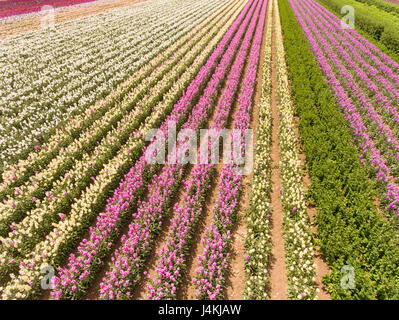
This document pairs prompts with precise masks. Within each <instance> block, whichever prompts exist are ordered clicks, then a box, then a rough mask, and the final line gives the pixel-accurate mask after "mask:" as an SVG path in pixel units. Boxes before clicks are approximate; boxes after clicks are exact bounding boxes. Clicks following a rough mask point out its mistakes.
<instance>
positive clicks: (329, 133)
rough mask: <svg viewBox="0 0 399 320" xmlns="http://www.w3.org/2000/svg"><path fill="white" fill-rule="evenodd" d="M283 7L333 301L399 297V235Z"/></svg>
mask: <svg viewBox="0 0 399 320" xmlns="http://www.w3.org/2000/svg"><path fill="white" fill-rule="evenodd" d="M279 1H280V2H279V5H280V11H281V12H280V15H281V19H282V26H283V33H284V40H285V42H284V45H285V48H286V53H287V57H286V58H287V64H288V67H289V71H290V81H291V86H292V91H293V97H294V101H295V104H296V107H297V110H296V112H297V114H298V116H299V118H300V134H301V137H302V141H303V149H304V151H305V154H306V159H307V162H308V167H309V175H310V178H311V182H312V184H311V189H310V197H311V198H312V200H313V201H314V202H315V204H316V207H317V214H316V223H317V228H318V232H319V237H320V239H317V240H318V243H319V244H320V248H321V251H322V253H323V254H324V256H325V259H326V262H327V263H328V265H329V266H330V268H331V274H329V275H327V276H326V277H325V278H324V283H325V284H326V287H327V289H328V290H329V292H330V293H331V296H332V297H333V298H334V299H398V298H399V276H398V275H399V246H398V245H399V241H398V236H397V234H396V232H395V231H394V230H393V229H392V227H391V226H390V225H389V223H388V222H386V221H385V220H384V219H383V218H382V217H381V216H379V215H378V214H377V210H376V208H375V206H374V205H373V196H374V191H373V185H372V184H371V182H370V180H369V179H368V176H367V172H366V170H365V168H364V167H363V166H362V165H361V163H360V160H359V154H358V152H357V150H356V149H355V147H354V145H353V140H352V137H351V136H350V133H349V131H348V130H347V128H346V120H345V119H344V117H343V115H342V114H341V112H340V110H339V107H338V104H337V103H336V101H335V99H334V97H333V96H332V93H331V91H330V89H329V87H328V85H327V83H326V82H325V79H324V77H323V75H322V73H321V70H320V68H319V66H318V64H317V62H316V60H315V57H314V55H313V54H312V52H311V51H310V47H309V44H308V41H307V39H306V38H305V36H304V34H303V33H302V30H301V27H300V25H299V24H298V22H297V20H296V18H295V16H294V14H293V12H292V10H291V8H290V6H289V4H288V2H287V1H284V0H279ZM344 265H350V266H352V267H353V268H354V273H355V288H354V289H343V288H342V287H341V281H342V278H343V276H344V275H343V273H341V268H342V267H343V266H344Z"/></svg>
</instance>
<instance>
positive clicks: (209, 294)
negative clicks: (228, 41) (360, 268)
mask: <svg viewBox="0 0 399 320" xmlns="http://www.w3.org/2000/svg"><path fill="white" fill-rule="evenodd" d="M266 7H267V0H266V1H265V2H264V10H262V14H261V17H260V19H259V23H258V27H257V30H256V34H255V38H254V41H253V44H252V48H251V53H250V60H249V64H248V67H247V70H246V74H245V78H244V81H243V85H242V89H241V95H240V97H239V99H238V104H239V110H238V112H237V115H236V119H235V123H234V128H235V129H240V132H244V130H245V129H248V128H249V127H250V121H251V110H252V106H253V101H252V99H253V93H254V89H255V81H256V75H257V70H258V63H259V54H260V48H261V44H262V36H263V27H264V22H265V17H266ZM234 138H238V139H240V140H241V141H240V142H243V139H244V136H243V135H240V136H238V137H234ZM234 138H233V139H234ZM241 152H243V150H241ZM243 155H244V154H242V155H241V156H243ZM241 183H242V175H241V174H240V171H239V168H238V166H237V165H224V166H223V169H222V171H221V173H220V182H219V194H218V200H217V202H216V205H215V207H214V209H213V213H214V216H213V223H212V224H211V226H210V227H209V228H207V229H206V233H205V234H204V237H203V239H202V243H203V246H204V251H203V253H202V255H200V256H199V257H198V259H199V261H198V264H199V268H198V269H197V270H196V274H197V276H196V278H195V279H193V283H194V284H195V285H196V288H197V291H196V296H197V298H201V299H210V300H215V299H216V298H218V297H222V294H223V292H222V289H221V288H223V287H224V274H225V271H226V269H227V267H228V258H229V248H230V244H231V229H232V226H233V222H234V217H235V214H236V212H237V209H238V200H239V195H240V187H241ZM246 258H250V257H246Z"/></svg>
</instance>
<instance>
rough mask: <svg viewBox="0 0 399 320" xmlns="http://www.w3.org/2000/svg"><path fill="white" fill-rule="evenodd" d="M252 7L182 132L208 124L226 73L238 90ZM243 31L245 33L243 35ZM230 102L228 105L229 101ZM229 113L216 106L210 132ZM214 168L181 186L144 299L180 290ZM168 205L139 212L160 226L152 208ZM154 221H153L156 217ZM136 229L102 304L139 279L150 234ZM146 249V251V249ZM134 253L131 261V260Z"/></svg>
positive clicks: (153, 198)
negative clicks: (238, 70) (182, 190)
mask: <svg viewBox="0 0 399 320" xmlns="http://www.w3.org/2000/svg"><path fill="white" fill-rule="evenodd" d="M255 3H256V1H250V2H248V4H247V6H246V8H245V9H244V11H243V12H242V13H241V16H240V17H239V18H238V19H237V21H235V23H234V24H233V27H234V28H232V29H230V30H229V31H228V32H227V34H226V36H229V37H231V36H232V35H233V32H234V29H237V28H238V31H237V32H236V34H235V36H234V38H233V39H232V41H231V43H230V45H229V47H228V48H226V49H225V50H224V53H223V57H222V58H221V60H220V63H219V65H218V67H217V68H216V70H215V72H214V74H213V76H212V79H211V80H210V82H209V83H208V84H207V87H206V89H205V94H204V95H203V96H202V97H201V98H200V100H199V102H198V104H197V105H196V106H195V108H194V109H193V113H192V114H191V116H190V118H189V120H188V121H187V122H186V124H185V125H184V126H183V128H186V129H188V128H191V129H193V130H195V131H198V130H199V129H200V128H201V125H203V124H205V123H206V120H207V118H208V117H209V115H210V114H211V111H212V107H213V106H214V105H215V103H216V98H217V92H218V91H219V90H220V87H221V85H222V83H223V79H224V78H225V77H226V73H227V72H228V70H229V69H230V66H231V70H230V72H229V75H228V78H227V84H226V87H227V88H229V86H230V87H231V86H232V85H233V86H234V84H236V85H237V83H238V79H237V78H236V77H237V74H236V71H233V70H234V69H235V66H236V64H237V63H238V62H237V61H241V60H245V54H244V57H242V55H243V50H244V53H245V51H246V50H245V43H246V40H245V39H244V40H243V42H242V43H241V39H242V37H244V34H245V38H246V39H247V38H250V37H251V36H252V31H253V26H254V23H253V22H252V23H251V25H250V26H249V27H248V24H249V22H250V20H251V17H252V21H253V20H256V15H257V14H258V13H259V7H260V6H259V4H258V9H257V11H256V13H254V15H253V16H252V14H253V12H254V10H255V7H256V5H255ZM250 8H251V9H250ZM248 11H249V12H248ZM245 15H246V17H245ZM244 17H245V19H244ZM247 28H248V29H247ZM251 28H252V29H251ZM246 29H247V32H245V31H246ZM240 43H241V47H240ZM239 48H240V49H239ZM237 50H239V51H238V53H237V56H236V59H235V60H234V63H233V58H234V56H235V52H237ZM232 63H233V65H232ZM230 79H232V80H231V81H232V82H230V81H229V80H230ZM228 91H229V89H226V90H225V91H224V93H227V92H228ZM224 96H225V95H223V97H224ZM228 97H229V95H227V96H226V99H229V98H228ZM230 99H232V97H231V96H230ZM230 107H231V103H228V100H223V99H221V100H220V102H219V103H218V105H217V107H216V111H215V118H214V125H213V126H212V128H213V127H214V126H217V124H218V123H219V122H220V121H224V120H225V119H226V118H227V116H228V114H229V109H230ZM182 148H184V146H181V147H179V148H178V149H177V152H176V155H177V156H179V155H180V153H181V152H183V153H184V150H183V149H182ZM183 167H184V166H183V165H181V164H177V165H173V166H170V165H168V166H167V167H166V168H165V172H169V173H170V175H172V174H174V173H175V172H178V174H176V175H175V176H174V177H173V179H170V180H169V181H168V182H167V183H165V184H164V186H163V188H161V192H159V190H158V185H159V184H160V182H161V179H158V181H154V182H155V183H157V184H154V185H155V186H156V190H157V191H158V193H161V194H167V193H169V192H170V190H171V189H172V188H173V187H174V186H175V185H176V184H175V181H176V180H177V181H179V180H181V179H182V173H183V170H182V169H183ZM212 167H213V165H212V164H209V165H196V166H195V167H194V168H193V170H192V171H191V176H192V177H193V178H192V179H189V180H188V181H185V182H184V186H185V190H186V192H185V193H184V195H183V200H182V202H181V203H180V206H179V204H178V203H176V205H175V207H174V212H175V217H174V218H173V219H172V221H171V230H170V232H169V234H168V238H167V243H166V245H165V247H164V248H162V249H161V251H160V252H158V253H157V255H158V256H159V260H158V262H157V263H158V267H157V278H158V279H154V283H152V285H149V286H148V289H149V293H148V295H149V297H150V298H168V297H175V296H176V290H177V288H178V284H179V281H180V279H181V276H182V272H183V269H184V265H185V255H184V253H186V250H187V248H188V247H189V245H190V243H191V240H192V232H193V228H194V229H195V226H196V224H197V222H198V219H199V216H200V213H201V211H202V207H203V204H204V200H205V189H207V188H208V185H209V183H210V178H211V176H212ZM163 176H164V179H163V180H166V178H167V176H165V175H164V174H163ZM161 186H162V185H161ZM204 186H205V189H204ZM170 199H171V198H170V196H169V197H168V196H163V197H160V196H157V194H153V193H152V192H151V193H150V194H149V197H148V201H147V203H148V204H150V205H151V204H153V205H155V206H154V207H150V208H148V205H146V206H144V207H143V208H142V209H143V211H147V212H151V213H150V214H149V217H148V218H147V219H150V220H151V222H152V223H159V222H160V221H162V220H161V219H162V213H158V216H154V213H152V212H153V211H156V209H155V208H157V207H159V208H163V209H164V210H169V208H168V201H169V200H170ZM146 209H147V210H146ZM155 215H157V213H156V212H155ZM137 227H138V225H137V224H136V225H135V223H133V224H132V225H131V228H130V233H129V234H130V236H131V238H130V240H128V241H126V242H125V246H123V247H122V248H123V250H121V251H120V252H117V256H116V259H115V261H116V263H114V264H113V265H112V271H111V272H110V273H108V274H107V277H106V279H105V281H104V282H103V284H102V285H103V286H102V290H101V294H102V296H103V297H104V298H121V297H126V294H127V292H126V289H124V288H122V286H124V285H125V284H126V285H127V286H128V289H127V290H129V287H130V286H129V279H132V280H133V281H134V280H137V279H138V278H139V277H140V274H141V272H142V267H143V266H142V265H140V264H138V265H136V266H135V265H134V264H135V263H137V259H139V261H142V259H140V258H141V257H142V253H141V252H140V251H141V249H140V247H139V246H138V245H139V244H140V242H141V241H142V240H141V238H142V235H143V233H144V235H145V234H148V233H149V231H148V230H143V231H144V232H143V231H142V232H140V233H136V232H135V229H136V230H137V229H138V228H137ZM144 228H145V229H147V228H148V227H147V226H145V227H144ZM141 229H143V227H141ZM187 232H188V234H187ZM182 233H183V234H182ZM138 237H140V240H141V241H138V239H137V238H138ZM147 237H148V236H147ZM145 238H146V237H145ZM145 238H144V239H145ZM151 244H152V242H150V243H149V245H151ZM147 246H148V244H147ZM147 246H146V249H147V248H148V247H147ZM172 248H173V249H172ZM148 249H149V248H148ZM133 253H134V255H133V256H132V254H133ZM129 254H130V256H129ZM126 261H128V264H127V265H124V262H126ZM132 271H133V272H132ZM128 273H130V274H131V275H134V276H135V277H126V275H127V274H128ZM158 288H159V289H158Z"/></svg>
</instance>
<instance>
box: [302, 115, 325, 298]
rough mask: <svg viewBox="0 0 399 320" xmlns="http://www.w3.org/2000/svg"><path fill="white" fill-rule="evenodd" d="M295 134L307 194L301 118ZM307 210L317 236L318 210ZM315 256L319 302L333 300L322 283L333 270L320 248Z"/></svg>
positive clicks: (308, 177)
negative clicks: (300, 126)
mask: <svg viewBox="0 0 399 320" xmlns="http://www.w3.org/2000/svg"><path fill="white" fill-rule="evenodd" d="M295 133H296V137H297V143H298V151H299V152H298V156H299V159H300V160H301V164H302V167H303V168H304V172H303V175H302V178H303V180H302V181H303V186H304V189H305V192H306V191H307V190H309V186H310V184H311V181H310V176H309V173H308V171H307V170H306V155H305V154H304V153H303V152H302V148H301V141H300V138H299V137H300V134H299V118H298V117H295ZM306 208H307V212H308V215H309V218H310V222H311V228H310V231H311V232H312V233H316V234H317V227H316V224H315V218H316V208H315V207H314V206H313V205H311V204H310V203H308V202H307V203H306ZM313 254H314V259H313V261H314V264H315V271H316V278H315V282H316V288H318V289H319V292H318V294H317V296H318V298H319V300H331V296H330V294H329V293H328V291H327V289H326V287H325V286H324V284H323V283H322V278H323V276H325V275H326V274H329V273H330V272H331V270H330V268H329V267H328V265H327V263H326V262H325V259H324V256H323V254H322V253H321V252H320V248H319V247H315V248H314V250H313Z"/></svg>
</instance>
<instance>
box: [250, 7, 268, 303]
mask: <svg viewBox="0 0 399 320" xmlns="http://www.w3.org/2000/svg"><path fill="white" fill-rule="evenodd" d="M271 9H272V1H270V0H269V1H268V7H267V18H266V22H267V24H266V38H265V43H264V59H263V62H262V63H263V66H262V84H261V97H260V101H259V104H258V122H257V123H258V126H257V129H256V147H255V157H254V169H253V175H252V183H251V194H250V210H249V214H248V218H247V226H248V230H247V234H246V237H245V249H246V250H245V256H246V257H248V256H249V257H250V258H249V259H248V260H247V259H246V260H245V275H246V282H245V288H244V298H245V299H248V300H255V299H258V300H264V299H266V298H267V293H266V289H267V286H268V284H269V274H268V271H267V265H268V261H269V255H270V251H271V245H272V244H271V241H270V220H269V219H270V217H271V213H272V210H271V199H270V192H271V187H272V186H271V180H270V177H271V158H270V153H271V136H272V114H271V104H270V94H271V60H272V55H271V54H272V52H271V49H272V10H271Z"/></svg>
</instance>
